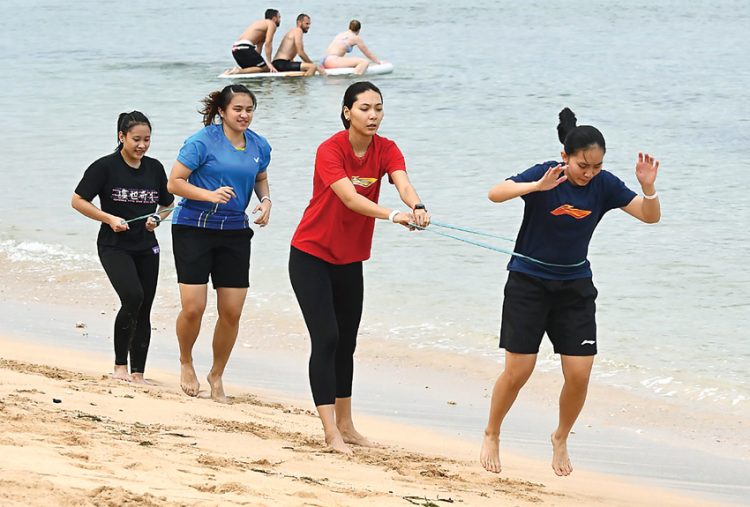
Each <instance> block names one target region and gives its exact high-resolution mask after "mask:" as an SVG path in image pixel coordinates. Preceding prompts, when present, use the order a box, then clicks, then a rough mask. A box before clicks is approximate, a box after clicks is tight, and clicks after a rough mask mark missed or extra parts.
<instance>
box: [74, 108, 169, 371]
mask: <svg viewBox="0 0 750 507" xmlns="http://www.w3.org/2000/svg"><path fill="white" fill-rule="evenodd" d="M117 138H118V141H119V144H118V146H117V149H116V150H115V152H114V153H112V154H110V155H107V156H104V157H102V158H100V159H99V160H96V161H95V162H94V163H92V164H91V165H90V166H89V168H88V169H86V172H85V173H84V175H83V178H82V179H81V181H80V183H78V186H77V187H76V190H75V193H74V194H73V199H72V202H71V204H72V206H73V208H75V209H76V210H77V211H79V212H80V213H82V214H83V215H85V216H87V217H89V218H91V219H93V220H97V221H99V222H101V223H102V225H101V228H100V229H99V238H98V240H97V248H98V251H99V259H100V260H101V263H102V266H103V267H104V271H105V272H106V273H107V276H108V277H109V280H110V282H111V283H112V286H113V287H114V289H115V291H116V292H117V295H118V296H119V297H120V302H121V304H122V307H121V308H120V311H119V312H118V313H117V317H116V318H115V339H114V341H115V367H114V373H113V374H112V376H113V378H117V379H121V380H127V381H133V382H138V383H143V382H145V381H144V379H143V371H144V368H145V366H146V355H147V353H148V345H149V341H150V340H151V304H152V303H153V301H154V295H155V294H156V282H157V278H158V275H159V243H158V242H157V241H156V235H155V234H154V229H156V227H158V225H159V222H160V220H161V219H163V218H164V217H165V216H166V215H168V214H169V212H168V211H164V210H167V208H169V207H171V206H172V203H173V202H174V198H173V196H172V194H170V193H169V192H168V191H167V175H166V173H165V172H164V167H163V166H162V165H161V162H159V161H158V160H156V159H154V158H150V157H147V156H145V154H146V151H148V148H149V145H150V144H151V123H149V121H148V118H146V116H145V115H144V114H143V113H141V112H139V111H132V112H130V113H122V114H120V116H119V118H118V120H117ZM96 196H99V202H100V205H101V206H100V208H97V207H96V206H95V205H94V204H92V203H91V201H92V199H93V198H94V197H96ZM157 205H158V207H157ZM150 213H154V215H152V216H150V217H149V218H147V219H145V220H144V219H140V220H133V219H135V218H137V217H142V216H144V215H148V214H150ZM130 220H133V221H130ZM128 356H129V357H130V372H131V373H130V374H129V373H128Z"/></svg>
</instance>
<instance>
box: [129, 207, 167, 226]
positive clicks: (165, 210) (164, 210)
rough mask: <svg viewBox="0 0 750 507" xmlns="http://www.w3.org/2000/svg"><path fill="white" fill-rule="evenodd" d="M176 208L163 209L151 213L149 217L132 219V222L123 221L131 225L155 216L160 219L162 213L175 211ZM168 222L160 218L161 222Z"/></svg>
mask: <svg viewBox="0 0 750 507" xmlns="http://www.w3.org/2000/svg"><path fill="white" fill-rule="evenodd" d="M175 208H176V206H175V207H174V208H165V209H163V210H161V211H154V212H153V213H149V214H148V215H143V216H140V217H135V218H131V219H130V220H123V222H124V223H126V224H129V223H130V222H137V221H138V220H143V219H147V218H149V217H153V216H156V217H159V215H160V214H161V213H166V212H168V211H173V210H174V209H175ZM167 220H168V219H167V218H161V217H159V220H158V221H159V222H166V221H167Z"/></svg>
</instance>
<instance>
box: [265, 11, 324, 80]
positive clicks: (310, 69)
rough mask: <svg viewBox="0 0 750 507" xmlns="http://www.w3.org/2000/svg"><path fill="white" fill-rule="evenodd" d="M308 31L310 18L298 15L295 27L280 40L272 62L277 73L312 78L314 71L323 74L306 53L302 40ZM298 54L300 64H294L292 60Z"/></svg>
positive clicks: (305, 15)
mask: <svg viewBox="0 0 750 507" xmlns="http://www.w3.org/2000/svg"><path fill="white" fill-rule="evenodd" d="M308 30H310V16H308V15H307V14H300V15H299V16H297V26H295V27H294V28H292V29H291V30H289V31H288V32H287V33H286V35H284V38H283V39H281V44H279V50H278V51H277V52H276V56H275V57H274V60H273V66H274V67H276V70H278V71H279V72H299V71H302V72H304V73H305V76H312V75H313V74H315V71H318V72H320V73H321V74H325V70H323V69H322V68H321V67H319V66H318V65H316V64H315V63H313V61H312V60H311V59H310V57H309V56H307V53H305V46H304V44H303V42H302V38H303V36H304V34H306V33H307V31H308ZM298 54H299V57H300V58H301V59H302V61H301V62H295V61H294V58H295V57H296V56H297V55H298Z"/></svg>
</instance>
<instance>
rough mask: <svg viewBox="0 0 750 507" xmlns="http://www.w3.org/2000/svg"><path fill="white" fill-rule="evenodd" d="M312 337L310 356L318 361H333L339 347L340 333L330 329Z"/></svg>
mask: <svg viewBox="0 0 750 507" xmlns="http://www.w3.org/2000/svg"><path fill="white" fill-rule="evenodd" d="M311 338H312V340H311V341H312V351H311V354H310V358H311V359H312V360H313V361H315V362H317V361H325V362H328V361H333V360H334V359H335V357H336V354H337V349H338V341H339V337H338V333H337V332H335V331H329V332H325V333H319V334H317V335H316V336H314V337H311Z"/></svg>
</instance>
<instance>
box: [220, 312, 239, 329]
mask: <svg viewBox="0 0 750 507" xmlns="http://www.w3.org/2000/svg"><path fill="white" fill-rule="evenodd" d="M241 316H242V308H219V319H221V320H223V321H224V322H227V323H229V324H233V325H236V324H239V322H240V317H241Z"/></svg>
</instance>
